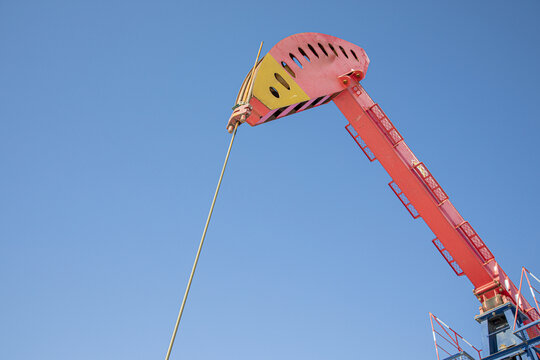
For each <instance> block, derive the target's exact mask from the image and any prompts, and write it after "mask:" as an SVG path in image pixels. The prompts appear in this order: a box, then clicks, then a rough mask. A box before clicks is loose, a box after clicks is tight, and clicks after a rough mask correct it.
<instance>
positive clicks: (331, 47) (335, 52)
mask: <svg viewBox="0 0 540 360" xmlns="http://www.w3.org/2000/svg"><path fill="white" fill-rule="evenodd" d="M328 47H329V48H330V50H332V52H333V53H334V55H336V56H337V57H339V55H338V54H337V51H336V49H334V47H333V46H332V44H330V43H329V44H328Z"/></svg>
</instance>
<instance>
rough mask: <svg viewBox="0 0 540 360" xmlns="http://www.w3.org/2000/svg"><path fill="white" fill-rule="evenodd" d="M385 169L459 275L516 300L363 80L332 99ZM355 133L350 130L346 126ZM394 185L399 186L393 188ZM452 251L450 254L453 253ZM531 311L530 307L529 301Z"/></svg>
mask: <svg viewBox="0 0 540 360" xmlns="http://www.w3.org/2000/svg"><path fill="white" fill-rule="evenodd" d="M333 101H334V102H335V104H336V105H337V106H338V108H339V109H340V110H341V112H342V113H343V114H344V115H345V117H346V118H347V120H349V125H347V127H349V126H351V127H353V128H354V130H355V131H356V133H357V134H358V135H357V136H359V137H361V138H362V140H363V141H364V142H365V145H366V147H369V149H370V150H371V152H372V153H373V154H374V156H375V157H376V158H377V160H379V162H380V163H381V165H382V166H383V167H384V169H385V170H386V171H387V172H388V174H389V175H390V176H391V178H392V179H393V181H392V182H391V183H390V185H391V188H392V190H393V191H394V193H395V194H396V195H398V197H399V198H400V200H401V202H402V203H403V204H404V205H405V206H406V207H407V209H409V207H408V206H407V205H406V204H407V203H406V202H404V199H403V198H402V197H401V196H400V194H401V193H403V194H404V195H405V197H406V199H408V201H410V203H411V204H412V205H413V206H414V208H415V209H416V211H417V212H418V214H419V215H420V216H421V217H422V218H423V219H424V221H425V222H426V224H427V225H428V226H429V228H430V229H431V230H432V231H433V233H434V234H435V235H436V237H437V238H436V240H437V244H435V245H436V247H437V249H438V250H439V252H441V254H442V255H443V257H444V258H445V259H446V260H447V262H448V263H449V265H450V266H451V267H452V269H453V270H454V271H455V272H456V274H457V275H463V274H465V275H466V276H467V278H468V279H469V280H470V281H471V283H472V284H473V285H474V287H475V295H476V296H477V297H478V299H479V300H480V301H481V302H484V301H486V300H487V299H490V298H493V297H494V296H496V295H502V296H504V297H505V298H506V300H508V301H512V302H514V303H515V298H516V297H515V296H516V294H517V293H518V289H517V288H516V286H515V285H514V284H513V283H512V282H511V281H510V279H509V278H508V276H507V275H506V274H505V273H504V271H503V270H502V269H501V268H500V267H499V265H498V264H497V262H496V261H495V259H494V257H493V254H491V252H490V251H489V249H488V248H487V246H486V245H485V244H484V242H483V241H482V240H481V239H480V237H479V236H478V234H477V233H476V231H474V229H473V228H472V227H471V226H470V224H469V223H468V222H466V221H465V220H464V219H463V217H462V216H461V215H460V214H459V212H458V211H457V210H456V209H455V207H454V206H453V205H452V203H451V202H450V200H449V198H448V195H447V194H446V192H445V191H444V190H443V189H442V187H441V186H440V185H439V183H438V182H437V181H436V180H435V178H434V177H433V175H432V174H431V172H429V170H428V169H427V167H426V166H425V165H424V164H423V163H422V162H420V161H419V160H418V159H417V158H416V156H415V155H414V154H413V152H412V151H411V150H410V149H409V147H408V146H407V144H406V143H405V141H404V140H403V137H402V136H401V134H400V133H399V131H398V130H397V129H396V127H395V126H394V125H393V124H392V122H391V121H390V120H389V119H388V117H387V116H386V114H385V113H384V112H383V111H382V109H381V108H380V106H379V105H377V104H376V103H375V102H374V101H373V100H372V99H371V97H370V96H369V95H368V94H367V93H366V91H365V90H364V89H363V88H362V86H360V84H358V83H353V84H350V87H349V88H347V89H346V90H344V91H343V92H341V93H340V94H339V95H338V96H337V97H335V98H334V99H333ZM347 130H348V131H349V132H351V131H350V130H349V129H347ZM392 183H395V184H396V185H397V188H399V189H400V190H399V191H398V192H396V189H394V188H393V187H392ZM450 254H451V255H450ZM522 307H525V308H526V309H525V310H526V311H527V310H528V309H531V306H530V305H529V304H528V303H526V302H524V303H523V304H522Z"/></svg>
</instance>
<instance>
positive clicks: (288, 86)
mask: <svg viewBox="0 0 540 360" xmlns="http://www.w3.org/2000/svg"><path fill="white" fill-rule="evenodd" d="M274 77H275V78H276V80H277V81H278V82H279V83H280V84H281V85H283V86H284V87H285V89H287V90H291V86H290V85H289V83H288V82H287V81H285V79H284V78H283V76H281V75H279V74H278V73H274Z"/></svg>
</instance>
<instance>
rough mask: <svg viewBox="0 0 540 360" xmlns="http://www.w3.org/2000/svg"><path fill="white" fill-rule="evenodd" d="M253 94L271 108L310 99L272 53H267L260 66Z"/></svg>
mask: <svg viewBox="0 0 540 360" xmlns="http://www.w3.org/2000/svg"><path fill="white" fill-rule="evenodd" d="M276 74H278V75H276ZM287 87H288V88H287ZM276 95H277V96H279V97H277V96H276ZM253 96H255V97H256V98H257V99H259V101H260V102H262V103H263V104H264V105H266V106H267V107H268V108H269V109H271V110H273V109H277V108H281V107H285V106H289V105H292V104H296V103H299V102H302V101H306V100H309V99H310V98H309V96H307V94H306V93H305V92H304V90H302V89H301V88H300V86H298V84H297V83H296V82H295V81H294V79H293V78H292V77H291V76H290V75H289V73H288V72H287V71H286V70H285V69H284V68H283V67H282V66H281V65H280V64H279V63H278V62H277V61H276V60H275V59H274V58H273V57H272V55H270V54H266V56H265V57H264V58H263V59H262V61H261V64H260V65H259V67H258V70H257V74H256V77H255V83H254V84H253Z"/></svg>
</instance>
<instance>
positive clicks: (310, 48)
mask: <svg viewBox="0 0 540 360" xmlns="http://www.w3.org/2000/svg"><path fill="white" fill-rule="evenodd" d="M307 47H308V48H309V50H311V52H312V53H313V55H315V56H316V57H317V58H319V54H317V52H316V51H315V49H314V48H313V46H311V44H308V45H307Z"/></svg>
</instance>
